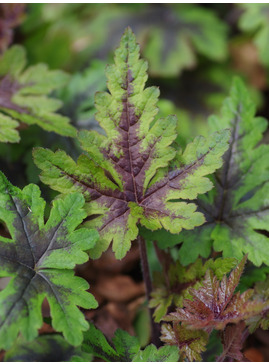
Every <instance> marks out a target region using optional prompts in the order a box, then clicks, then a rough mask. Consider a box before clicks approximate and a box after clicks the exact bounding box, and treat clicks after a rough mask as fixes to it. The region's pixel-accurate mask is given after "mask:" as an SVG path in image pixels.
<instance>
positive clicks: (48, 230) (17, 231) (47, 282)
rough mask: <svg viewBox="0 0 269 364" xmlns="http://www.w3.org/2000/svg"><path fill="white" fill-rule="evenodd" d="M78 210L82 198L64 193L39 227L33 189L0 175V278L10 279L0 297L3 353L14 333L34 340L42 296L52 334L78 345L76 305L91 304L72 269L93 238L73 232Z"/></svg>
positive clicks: (39, 202) (40, 205)
mask: <svg viewBox="0 0 269 364" xmlns="http://www.w3.org/2000/svg"><path fill="white" fill-rule="evenodd" d="M83 206H84V199H83V196H82V195H81V194H79V193H70V194H69V195H68V196H66V197H65V198H64V199H58V200H55V201H53V206H52V209H51V212H50V215H49V219H48V221H47V222H46V224H44V208H45V201H44V200H43V199H42V198H41V197H40V190H39V188H38V187H37V186H36V185H33V184H31V185H28V186H26V187H25V188H24V189H23V190H20V189H19V188H16V187H14V186H12V185H11V184H10V183H9V182H8V181H7V179H6V178H5V176H4V175H3V174H2V173H1V174H0V220H1V221H3V222H4V223H5V225H6V227H7V229H8V230H9V233H10V236H11V237H10V238H5V237H2V236H0V276H1V277H11V280H10V282H9V284H8V285H7V287H6V288H5V289H4V290H3V291H1V292H0V343H1V344H0V345H1V347H2V348H9V347H10V346H11V344H12V343H13V341H14V340H15V339H16V337H17V335H18V334H19V333H21V334H22V335H23V336H24V338H25V339H26V340H28V341H29V340H33V339H34V338H35V337H36V336H37V333H38V331H37V330H38V329H39V328H40V327H41V326H42V314H41V305H42V302H43V300H44V298H45V297H46V298H47V300H48V302H49V305H50V313H51V317H52V326H53V327H54V329H55V330H57V331H60V332H63V335H64V337H65V339H66V340H67V341H68V342H69V343H70V344H72V345H79V344H80V343H81V341H82V331H84V330H86V329H87V328H88V324H87V322H86V321H85V318H84V315H83V314H82V312H80V310H79V309H78V307H77V306H80V307H83V308H95V307H96V306H97V302H96V301H95V299H94V297H93V296H92V295H91V294H90V293H88V292H86V290H87V289H88V288H89V286H88V283H87V282H86V281H85V280H83V279H82V278H80V277H76V276H75V275H74V271H73V269H74V267H75V265H76V264H81V263H84V262H86V261H87V260H88V255H87V254H86V253H85V252H84V250H87V249H89V248H91V247H92V246H93V245H94V244H95V243H96V241H97V239H98V234H97V232H96V231H94V230H89V229H84V228H81V229H79V230H75V229H76V227H77V226H78V225H80V224H81V222H82V221H83V219H84V218H85V216H86V213H85V211H84V210H83Z"/></svg>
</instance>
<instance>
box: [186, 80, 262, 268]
mask: <svg viewBox="0 0 269 364" xmlns="http://www.w3.org/2000/svg"><path fill="white" fill-rule="evenodd" d="M209 122H210V127H211V131H215V130H220V129H222V128H226V127H230V128H232V135H231V140H230V148H229V150H228V151H227V152H226V154H225V156H224V164H223V167H222V168H221V169H220V170H219V171H218V172H216V173H215V176H214V181H215V185H216V189H214V190H213V191H212V192H209V193H208V194H207V195H204V196H202V197H201V198H199V200H198V201H197V204H198V206H199V211H201V212H203V213H204V214H205V217H206V221H207V222H206V223H205V224H204V225H203V226H201V227H199V228H197V229H195V230H194V231H193V232H192V234H189V233H188V232H183V233H182V235H180V239H179V241H184V243H183V246H182V248H181V250H180V252H179V254H180V258H181V262H182V263H184V264H188V263H190V262H192V261H193V259H194V260H195V259H196V257H197V256H198V255H199V254H202V255H203V256H205V257H206V256H208V255H209V253H210V248H211V246H212V243H213V247H214V249H215V250H216V251H222V252H223V256H225V257H235V258H237V259H241V258H242V255H243V254H248V259H249V260H250V261H252V262H253V263H254V264H255V265H257V266H259V265H261V264H262V263H263V262H264V263H265V264H267V265H269V249H268V246H269V239H268V237H267V236H266V235H265V234H263V230H265V231H269V230H268V226H269V200H268V198H267V197H266V196H268V194H269V146H268V145H264V144H261V145H258V144H259V143H260V141H261V139H262V135H263V132H264V131H265V130H266V128H267V122H266V120H265V119H263V118H261V117H255V105H254V103H253V102H252V100H251V98H250V97H249V95H248V92H247V90H246V88H245V86H244V85H243V83H242V82H241V81H240V80H239V79H237V78H235V79H234V82H233V86H232V89H231V95H230V97H229V98H228V99H227V100H226V101H225V102H224V105H223V109H222V115H221V117H216V116H214V117H211V118H210V119H209ZM204 253H206V254H204Z"/></svg>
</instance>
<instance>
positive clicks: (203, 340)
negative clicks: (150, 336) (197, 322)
mask: <svg viewBox="0 0 269 364" xmlns="http://www.w3.org/2000/svg"><path fill="white" fill-rule="evenodd" d="M160 339H161V340H162V341H163V342H164V343H166V344H168V345H176V346H177V347H178V348H179V352H180V358H179V360H180V361H185V359H188V360H189V361H201V360H202V358H201V353H202V352H203V351H205V350H206V344H207V342H208V333H206V332H205V331H203V330H189V329H188V328H186V327H185V326H184V325H180V324H178V323H173V325H170V324H167V323H165V324H163V325H162V336H161V337H160Z"/></svg>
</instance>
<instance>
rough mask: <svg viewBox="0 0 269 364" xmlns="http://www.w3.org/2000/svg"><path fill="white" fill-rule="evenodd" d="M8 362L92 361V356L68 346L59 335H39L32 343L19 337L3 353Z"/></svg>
mask: <svg viewBox="0 0 269 364" xmlns="http://www.w3.org/2000/svg"><path fill="white" fill-rule="evenodd" d="M4 361H5V362H6V361H8V362H20V361H23V362H33V361H34V362H61V361H65V362H66V361H68V362H70V361H84V362H85V361H86V362H89V361H92V355H91V354H87V353H83V352H82V351H81V349H80V347H78V348H75V347H74V346H71V345H70V344H68V342H67V341H66V340H64V338H63V337H62V336H61V335H58V334H52V335H41V336H39V337H37V338H36V339H35V340H34V341H31V342H26V341H25V340H24V339H23V338H22V337H21V336H20V337H18V339H17V340H16V342H15V344H14V345H13V346H12V347H11V349H9V350H8V351H7V352H6V353H5V357H4Z"/></svg>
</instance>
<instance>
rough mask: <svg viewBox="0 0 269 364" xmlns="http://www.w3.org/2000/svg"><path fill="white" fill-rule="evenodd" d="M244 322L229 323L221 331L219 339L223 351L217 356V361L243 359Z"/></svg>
mask: <svg viewBox="0 0 269 364" xmlns="http://www.w3.org/2000/svg"><path fill="white" fill-rule="evenodd" d="M245 328H246V324H245V323H244V322H243V321H240V322H239V323H238V324H229V325H227V326H226V327H225V329H224V330H223V332H221V341H222V345H223V352H222V354H221V355H220V356H219V357H218V358H217V361H233V360H235V361H244V359H245V358H244V354H243V353H242V351H241V350H242V348H243V343H244V342H243V341H244V340H243V339H244V335H243V333H244V330H245Z"/></svg>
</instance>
